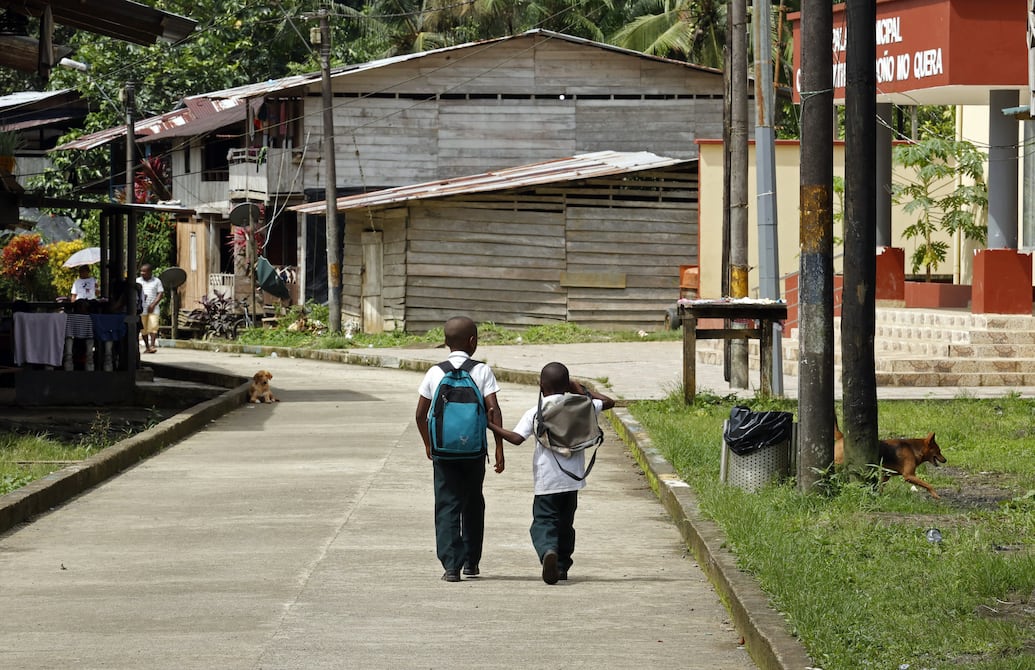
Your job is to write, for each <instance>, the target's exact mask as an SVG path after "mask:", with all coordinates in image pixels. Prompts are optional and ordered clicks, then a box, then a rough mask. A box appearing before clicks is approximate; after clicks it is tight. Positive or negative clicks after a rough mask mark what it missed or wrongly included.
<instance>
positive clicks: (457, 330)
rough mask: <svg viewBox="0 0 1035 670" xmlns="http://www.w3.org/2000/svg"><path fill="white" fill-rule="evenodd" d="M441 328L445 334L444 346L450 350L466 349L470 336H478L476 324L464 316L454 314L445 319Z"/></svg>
mask: <svg viewBox="0 0 1035 670" xmlns="http://www.w3.org/2000/svg"><path fill="white" fill-rule="evenodd" d="M443 330H444V331H445V336H446V346H447V347H449V348H450V350H452V351H457V350H463V349H466V347H467V346H468V345H469V344H470V342H471V338H472V337H478V325H477V324H476V323H475V322H474V321H473V320H472V319H470V318H469V317H466V316H454V317H453V318H451V319H450V320H449V321H446V326H445V328H444V329H443Z"/></svg>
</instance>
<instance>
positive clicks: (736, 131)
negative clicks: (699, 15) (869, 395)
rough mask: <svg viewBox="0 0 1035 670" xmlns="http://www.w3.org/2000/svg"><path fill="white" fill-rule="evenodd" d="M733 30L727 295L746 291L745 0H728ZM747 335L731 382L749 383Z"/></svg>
mask: <svg viewBox="0 0 1035 670" xmlns="http://www.w3.org/2000/svg"><path fill="white" fill-rule="evenodd" d="M730 14H731V22H732V25H733V33H732V34H731V35H730V36H729V37H728V40H729V43H730V51H731V54H730V60H731V65H730V85H731V87H732V89H733V90H732V98H733V102H732V108H731V115H730V268H729V273H730V297H731V298H734V299H736V298H746V297H747V295H748V269H749V268H748V210H747V206H748V205H747V194H748V187H747V168H748V165H747V153H748V152H747V148H748V137H747V119H748V115H747V97H748V96H747V0H730ZM747 351H748V347H747V340H746V339H736V340H733V341H732V342H731V344H730V386H732V387H733V388H740V389H746V388H747V387H748V360H747V359H748V355H747Z"/></svg>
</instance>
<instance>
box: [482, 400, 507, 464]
mask: <svg viewBox="0 0 1035 670" xmlns="http://www.w3.org/2000/svg"><path fill="white" fill-rule="evenodd" d="M485 418H486V419H487V420H488V422H489V423H490V424H493V423H495V424H496V425H497V426H502V425H503V412H502V411H501V410H500V404H499V401H498V400H496V394H495V393H490V394H489V395H487V396H485ZM493 437H494V438H495V439H496V454H495V457H496V463H495V464H494V465H493V470H495V471H496V473H497V474H499V473H500V472H503V469H504V467H505V460H504V457H503V439H502V438H501V436H500V435H499V434H497V433H496V431H493Z"/></svg>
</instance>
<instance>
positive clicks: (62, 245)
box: [47, 240, 86, 295]
mask: <svg viewBox="0 0 1035 670" xmlns="http://www.w3.org/2000/svg"><path fill="white" fill-rule="evenodd" d="M85 248H86V243H85V242H84V241H82V240H72V241H71V242H52V243H51V244H48V245H47V253H48V255H49V256H50V263H49V265H50V282H51V284H52V285H53V286H54V291H55V292H56V293H57V295H69V294H70V293H71V292H72V284H73V283H75V280H76V279H78V278H79V268H66V267H65V266H64V265H63V263H64V262H65V261H67V260H68V257H69V256H71V255H72V254H74V253H75V252H77V251H79V250H81V249H85Z"/></svg>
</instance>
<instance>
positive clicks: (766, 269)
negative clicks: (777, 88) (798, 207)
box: [754, 0, 783, 396]
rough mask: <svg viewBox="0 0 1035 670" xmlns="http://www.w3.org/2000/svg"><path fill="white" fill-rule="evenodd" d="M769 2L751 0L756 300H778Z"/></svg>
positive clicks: (776, 330) (779, 378) (777, 363)
mask: <svg viewBox="0 0 1035 670" xmlns="http://www.w3.org/2000/svg"><path fill="white" fill-rule="evenodd" d="M771 9H772V4H771V2H770V0H754V33H755V108H756V110H757V112H758V117H757V120H756V122H755V176H756V180H757V183H758V189H757V190H758V279H759V281H758V286H759V294H760V297H762V298H765V299H768V300H776V299H778V298H779V297H780V247H779V235H777V225H776V153H775V152H776V133H775V131H774V130H773V117H774V116H775V111H776V110H775V105H774V103H773V94H774V90H773V61H772V51H773V49H772V39H771V36H770V16H769V14H770V10H771ZM782 335H783V331H782V329H781V327H780V325H779V324H773V376H772V379H773V394H774V395H777V396H782V395H783V343H782V340H783V337H782Z"/></svg>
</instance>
